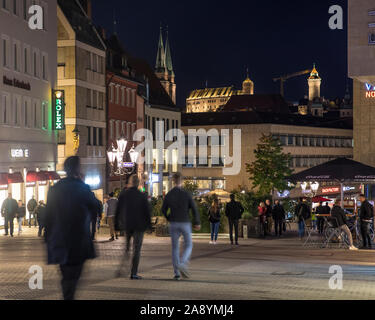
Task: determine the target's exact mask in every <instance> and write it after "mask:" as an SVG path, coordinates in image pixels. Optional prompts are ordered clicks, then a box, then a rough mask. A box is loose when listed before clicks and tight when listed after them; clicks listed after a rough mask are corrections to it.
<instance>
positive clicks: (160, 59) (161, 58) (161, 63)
mask: <svg viewBox="0 0 375 320" xmlns="http://www.w3.org/2000/svg"><path fill="white" fill-rule="evenodd" d="M165 67H166V66H165V50H164V43H163V28H162V26H161V23H160V36H159V45H158V53H157V56H156V65H155V71H156V72H164V71H165Z"/></svg>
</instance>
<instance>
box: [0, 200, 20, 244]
mask: <svg viewBox="0 0 375 320" xmlns="http://www.w3.org/2000/svg"><path fill="white" fill-rule="evenodd" d="M17 212H18V203H17V201H16V200H15V199H13V198H12V194H11V193H9V194H8V198H6V199H5V200H4V202H3V205H2V206H1V216H2V217H3V218H4V229H5V234H4V235H5V236H7V235H8V225H9V229H10V236H11V237H13V227H14V224H13V221H14V218H15V217H16V214H17Z"/></svg>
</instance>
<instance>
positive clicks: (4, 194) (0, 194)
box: [0, 189, 8, 226]
mask: <svg viewBox="0 0 375 320" xmlns="http://www.w3.org/2000/svg"><path fill="white" fill-rule="evenodd" d="M6 198H8V189H2V190H0V208H1V206H2V205H3V202H4V200H5V199H6ZM0 225H2V226H3V225H4V218H3V217H2V216H1V215H0Z"/></svg>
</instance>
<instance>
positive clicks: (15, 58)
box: [13, 43, 19, 71]
mask: <svg viewBox="0 0 375 320" xmlns="http://www.w3.org/2000/svg"><path fill="white" fill-rule="evenodd" d="M13 48H14V50H13V54H14V55H13V61H14V70H15V71H18V67H19V62H18V46H17V43H15V44H14V45H13Z"/></svg>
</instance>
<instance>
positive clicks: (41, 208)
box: [35, 200, 46, 237]
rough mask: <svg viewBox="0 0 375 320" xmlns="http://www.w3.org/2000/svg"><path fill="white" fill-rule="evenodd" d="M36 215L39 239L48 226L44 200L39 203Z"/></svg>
mask: <svg viewBox="0 0 375 320" xmlns="http://www.w3.org/2000/svg"><path fill="white" fill-rule="evenodd" d="M35 215H36V219H37V220H38V225H39V230H38V237H41V236H42V233H43V230H44V229H45V226H46V205H45V204H44V201H43V200H40V201H39V205H38V207H37V208H36V210H35ZM44 231H45V230H44Z"/></svg>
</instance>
